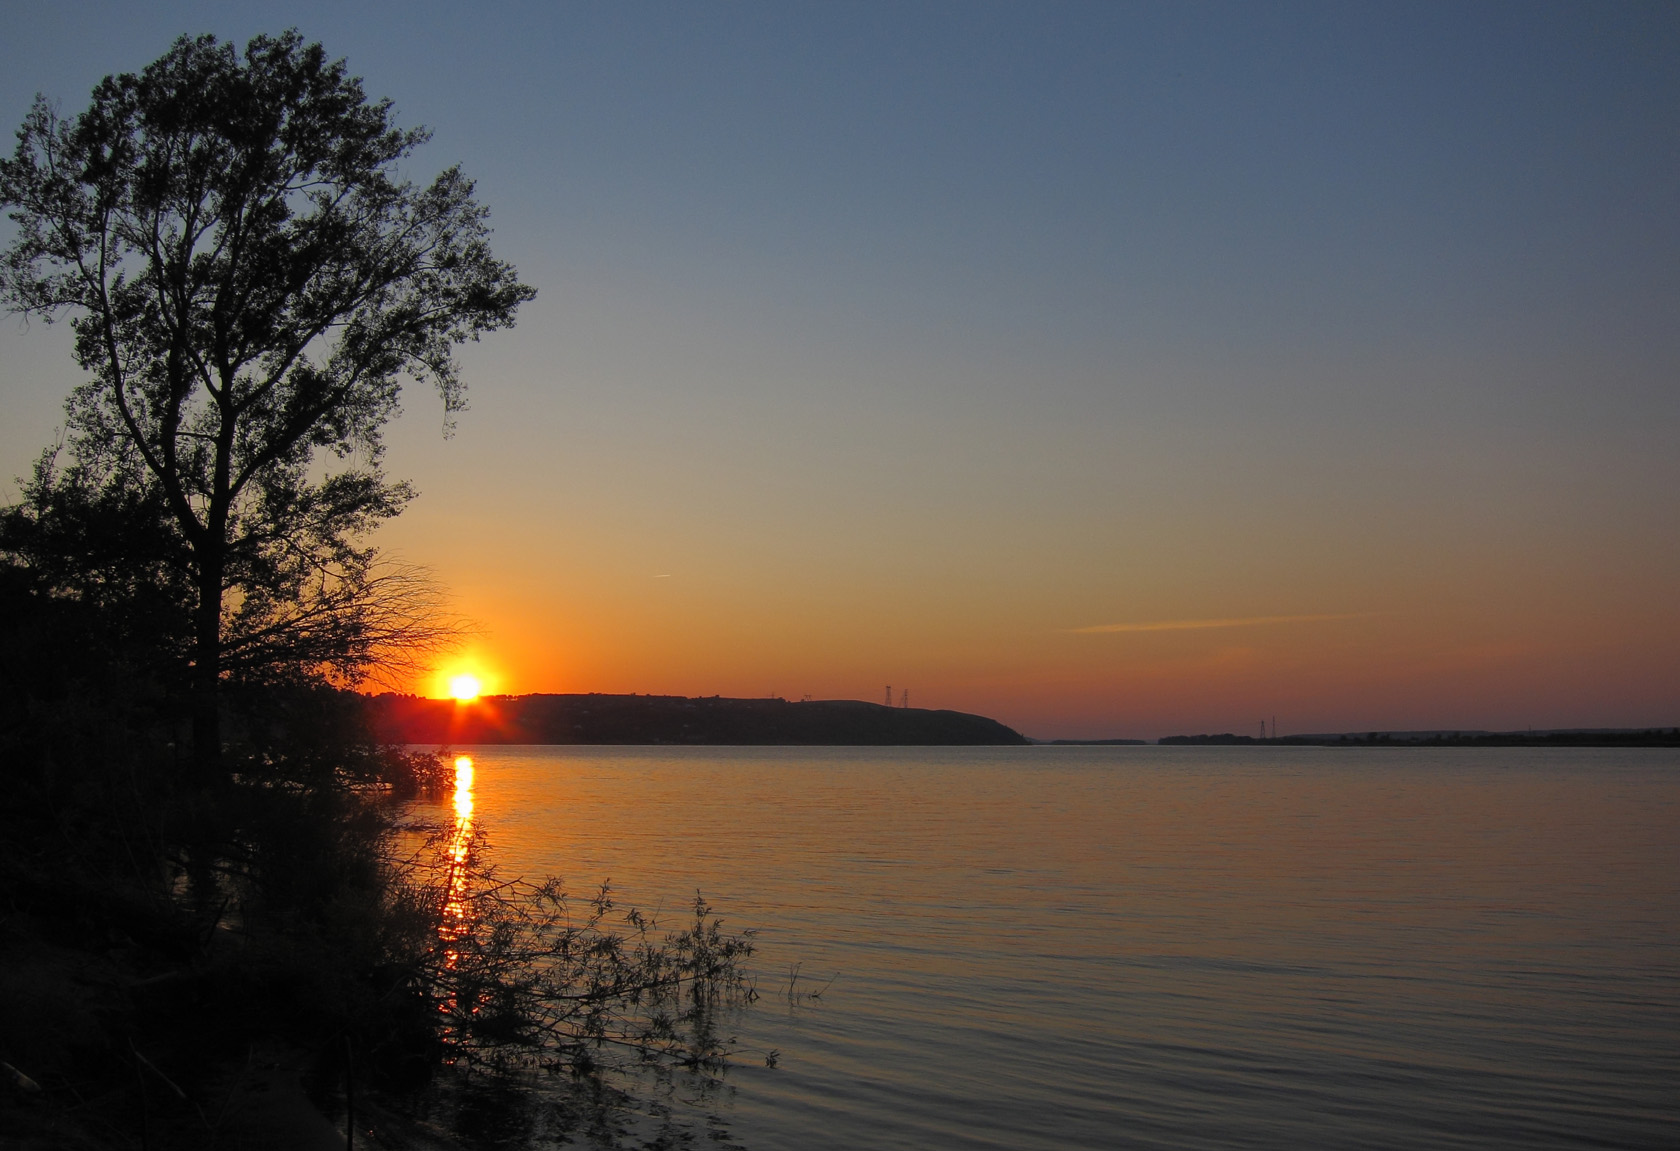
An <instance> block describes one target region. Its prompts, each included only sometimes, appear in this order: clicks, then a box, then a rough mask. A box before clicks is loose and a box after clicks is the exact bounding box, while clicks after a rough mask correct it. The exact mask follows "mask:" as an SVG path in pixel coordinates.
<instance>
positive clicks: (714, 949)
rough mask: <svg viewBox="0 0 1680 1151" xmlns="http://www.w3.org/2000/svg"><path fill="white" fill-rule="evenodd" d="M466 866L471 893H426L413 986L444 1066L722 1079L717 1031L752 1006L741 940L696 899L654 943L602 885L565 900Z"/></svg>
mask: <svg viewBox="0 0 1680 1151" xmlns="http://www.w3.org/2000/svg"><path fill="white" fill-rule="evenodd" d="M473 854H474V855H476V850H475V852H474V853H473ZM468 865H469V869H470V870H471V871H472V872H473V873H474V874H472V875H471V878H470V883H468V884H463V883H462V882H461V879H460V877H459V875H456V876H452V877H451V878H450V880H449V881H446V882H445V883H443V884H440V885H438V896H439V899H438V904H437V905H438V906H439V907H441V908H442V909H443V914H442V916H441V918H442V920H443V925H442V927H441V929H440V932H439V936H438V940H437V944H436V946H435V947H434V949H433V951H432V953H431V955H430V956H429V957H428V961H427V963H426V972H425V977H424V978H425V982H426V985H427V993H428V996H429V998H430V999H431V1000H432V1001H433V1003H434V1004H435V1005H436V1007H437V1010H438V1011H439V1013H440V1016H441V1019H442V1023H443V1034H444V1044H445V1051H446V1057H447V1058H448V1059H450V1061H452V1062H455V1063H457V1064H458V1065H459V1064H465V1065H466V1066H467V1067H468V1068H472V1069H487V1070H492V1071H497V1072H504V1071H512V1070H517V1069H528V1068H542V1069H545V1070H550V1071H567V1072H570V1073H572V1074H577V1075H590V1074H597V1073H601V1072H605V1071H608V1070H611V1069H613V1068H615V1067H620V1066H623V1065H625V1064H626V1063H628V1064H640V1063H646V1062H648V1061H656V1062H663V1063H667V1064H672V1065H676V1066H680V1067H684V1068H688V1069H693V1070H697V1071H702V1072H707V1073H716V1072H719V1071H721V1070H722V1069H723V1067H724V1066H725V1064H726V1063H727V1060H728V1056H729V1054H730V1051H731V1049H732V1047H733V1044H734V1039H733V1037H729V1036H725V1035H723V1034H722V1033H721V1032H720V1031H719V1029H718V1023H719V1019H720V1017H721V1016H722V1014H723V1012H724V1010H725V1009H728V1008H734V1007H738V1006H740V1005H743V1004H745V1003H748V1002H751V1001H752V1000H753V999H755V998H756V997H757V995H756V992H755V991H754V990H753V988H752V986H751V983H750V982H749V980H748V978H747V975H746V970H745V966H744V965H745V961H746V959H747V958H748V957H749V956H750V955H751V954H752V952H753V943H752V932H751V931H745V932H742V933H739V934H734V933H730V932H726V931H725V930H724V929H723V921H722V920H721V919H720V918H718V917H717V916H716V915H715V914H713V911H712V908H711V907H709V906H708V905H707V903H706V901H705V900H704V899H703V898H702V897H701V896H700V895H699V894H696V896H695V899H694V903H693V905H692V908H691V910H692V918H691V919H689V920H688V921H687V922H686V924H685V925H684V926H683V927H682V928H681V929H680V930H675V931H665V930H662V929H661V926H660V924H659V923H658V922H657V921H656V920H655V919H652V918H650V917H648V916H646V915H644V914H643V913H642V912H640V911H638V910H636V909H635V908H629V909H624V910H620V909H619V908H618V907H617V905H616V904H615V903H614V901H613V897H612V891H611V888H610V887H609V886H608V885H606V884H603V885H602V886H601V887H600V889H599V890H597V891H596V892H595V893H594V895H592V896H590V897H589V898H588V899H586V900H578V899H575V898H573V897H571V896H569V895H568V894H567V893H566V891H565V890H564V888H563V886H562V884H561V881H560V880H558V879H552V878H551V879H547V880H544V881H542V882H530V881H527V880H524V879H513V880H505V881H503V880H498V879H497V878H496V877H495V873H494V869H493V868H488V867H481V866H480V865H479V864H478V863H477V860H476V858H474V859H469V861H468ZM468 886H470V888H471V889H472V891H471V894H466V893H464V892H463V891H462V890H461V889H462V888H463V887H468ZM452 887H453V888H454V890H453V891H452V890H451V888H452Z"/></svg>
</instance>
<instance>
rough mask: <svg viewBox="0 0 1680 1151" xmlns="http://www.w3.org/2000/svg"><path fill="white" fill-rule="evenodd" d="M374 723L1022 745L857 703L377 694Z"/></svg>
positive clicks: (390, 738) (537, 732)
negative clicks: (464, 699)
mask: <svg viewBox="0 0 1680 1151" xmlns="http://www.w3.org/2000/svg"><path fill="white" fill-rule="evenodd" d="M368 708H369V714H370V722H371V723H372V726H373V730H374V731H375V732H376V733H377V734H378V736H379V737H380V738H381V739H382V740H385V741H387V742H390V743H407V744H475V743H543V744H560V743H586V744H587V743H605V744H758V745H775V744H786V745H797V744H817V745H821V744H829V745H847V744H859V745H869V744H874V745H943V744H1016V745H1018V744H1025V743H1027V742H1028V740H1027V739H1026V737H1025V736H1023V735H1021V734H1020V733H1019V732H1017V731H1015V730H1013V729H1011V728H1008V727H1005V726H1004V725H1003V724H1001V723H999V722H997V721H996V720H994V719H987V718H986V717H985V716H980V715H969V714H967V713H965V712H960V711H929V710H925V709H922V708H908V707H886V706H884V705H882V704H878V703H864V702H861V701H858V700H845V699H829V700H802V701H799V702H789V701H787V700H785V699H723V698H719V697H716V696H713V697H710V698H700V699H689V698H686V697H684V696H666V695H521V696H486V697H482V698H480V699H477V700H474V701H472V702H471V703H459V702H456V701H454V700H439V699H422V698H419V697H416V696H411V695H393V694H386V695H378V696H373V697H371V698H370V699H369V701H368Z"/></svg>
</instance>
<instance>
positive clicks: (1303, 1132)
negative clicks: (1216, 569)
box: [467, 747, 1680, 1151]
mask: <svg viewBox="0 0 1680 1151" xmlns="http://www.w3.org/2000/svg"><path fill="white" fill-rule="evenodd" d="M467 750H469V751H470V752H471V754H472V755H473V758H474V759H475V760H476V762H477V788H476V808H475V818H476V820H477V827H478V828H479V829H480V830H481V831H482V832H485V833H487V834H488V836H489V838H490V841H491V843H492V845H493V849H494V851H495V853H496V857H497V858H498V859H499V861H500V862H501V865H502V867H503V870H504V871H505V872H513V873H521V872H522V873H525V874H527V875H537V874H542V873H551V874H558V875H562V876H564V877H566V879H567V880H568V885H569V886H570V887H571V888H572V889H573V890H575V891H587V890H589V889H591V888H593V887H594V886H595V885H596V884H597V883H599V882H600V881H601V880H603V879H607V878H610V879H611V880H612V883H613V887H614V889H615V890H616V891H617V892H618V893H619V894H620V896H621V902H622V903H635V904H637V905H639V906H642V907H644V908H651V907H663V908H665V909H666V912H667V914H668V916H669V918H670V920H671V921H672V922H673V923H676V922H677V921H679V920H680V919H681V917H682V914H683V912H684V910H685V905H686V904H687V902H688V901H689V900H691V899H692V897H693V894H694V891H695V890H696V889H699V890H701V891H703V892H704V893H705V895H706V896H707V898H708V899H709V900H711V901H712V902H713V903H714V905H715V906H716V907H717V908H718V910H719V911H720V912H721V913H722V914H723V915H724V916H725V919H726V925H727V926H729V927H731V928H735V929H739V928H744V927H754V928H758V929H759V931H760V935H759V943H760V952H759V955H758V956H757V957H756V958H755V960H754V966H755V968H756V970H757V971H758V984H759V989H760V991H761V992H762V994H763V998H762V999H761V1001H760V1002H759V1003H758V1004H757V1005H756V1006H755V1007H754V1008H753V1009H752V1010H751V1012H750V1013H749V1014H748V1015H747V1016H746V1017H745V1018H744V1019H743V1020H742V1021H741V1028H740V1037H741V1041H742V1047H743V1051H742V1055H741V1057H740V1061H739V1063H738V1065H737V1066H736V1067H735V1068H734V1069H733V1070H732V1071H731V1072H730V1074H729V1077H728V1082H729V1083H730V1084H731V1086H732V1091H731V1092H730V1094H729V1095H728V1096H727V1097H725V1098H723V1099H721V1100H718V1101H714V1103H713V1104H712V1106H713V1107H714V1108H715V1109H717V1110H718V1111H719V1117H720V1118H721V1120H722V1121H723V1123H724V1124H725V1125H726V1126H727V1128H728V1131H729V1135H730V1137H731V1139H733V1140H735V1141H738V1142H739V1143H741V1144H744V1145H745V1146H747V1147H748V1148H751V1149H754V1151H766V1149H779V1148H790V1147H798V1148H812V1149H822V1148H847V1149H852V1148H863V1147H868V1148H1011V1149H1026V1148H1046V1149H1048V1148H1068V1147H1104V1148H1107V1147H1116V1148H1119V1147H1140V1148H1143V1147H1147V1148H1172V1147H1185V1148H1190V1147H1194V1148H1210V1147H1245V1148H1247V1147H1255V1146H1280V1147H1281V1146H1293V1147H1308V1148H1310V1147H1323V1148H1345V1147H1364V1148H1391V1147H1392V1148H1419V1147H1430V1148H1451V1147H1466V1148H1468V1147H1478V1148H1480V1147H1495V1146H1505V1147H1522V1148H1542V1147H1547V1148H1565V1147H1668V1148H1672V1147H1676V1146H1680V753H1676V752H1673V751H1666V750H1656V751H1646V750H1616V751H1579V750H1569V751H1559V750H1552V749H1545V750H1526V749H1500V750H1480V749H1475V750H1472V749H1456V748H1454V749H1437V750H1424V749H1412V750H1368V749H1354V750H1335V749H1318V748H1313V749H1289V748H1270V747H1267V748H1160V747H1100V748H1080V747H1061V748H1052V747H1033V748H931V749H930V748H598V747H595V748H589V747H479V748H472V749H467ZM795 964H797V965H799V966H798V977H797V979H796V980H794V981H793V982H792V984H791V989H792V991H793V992H794V993H795V994H794V995H793V996H792V997H790V996H789V994H788V991H789V989H790V980H789V974H790V971H791V970H792V968H793V966H794V965H795ZM831 978H832V980H833V982H832V984H831V985H829V986H828V988H827V990H826V991H824V992H823V994H822V995H821V996H820V998H817V999H810V998H807V997H805V996H803V995H801V994H799V993H801V992H805V991H810V990H816V989H818V988H820V987H822V985H823V984H825V983H827V982H828V981H829V980H830V979H831ZM772 1049H775V1050H779V1051H780V1052H781V1057H780V1060H779V1065H778V1066H777V1067H775V1068H774V1069H772V1068H768V1067H766V1066H764V1060H763V1054H764V1053H765V1052H767V1051H769V1050H772Z"/></svg>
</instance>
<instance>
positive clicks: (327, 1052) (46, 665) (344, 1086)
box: [0, 567, 751, 1149]
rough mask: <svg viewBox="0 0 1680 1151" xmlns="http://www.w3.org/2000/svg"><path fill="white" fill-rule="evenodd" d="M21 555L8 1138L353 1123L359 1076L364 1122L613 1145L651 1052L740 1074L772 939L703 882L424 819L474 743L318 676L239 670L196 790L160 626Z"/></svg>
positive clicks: (401, 1129)
mask: <svg viewBox="0 0 1680 1151" xmlns="http://www.w3.org/2000/svg"><path fill="white" fill-rule="evenodd" d="M0 575H3V577H4V579H3V584H0V762H3V763H4V764H5V783H6V802H5V803H4V804H3V805H0V812H3V814H0V890H3V891H4V893H5V899H4V902H3V903H0V1060H3V1061H4V1062H5V1064H6V1065H7V1066H6V1068H4V1070H5V1073H6V1076H7V1078H6V1082H5V1083H4V1084H3V1085H0V1092H3V1093H4V1098H3V1100H0V1144H3V1145H4V1146H7V1147H19V1148H42V1149H45V1148H75V1147H86V1148H220V1147H226V1148H236V1147H258V1146H297V1147H310V1146H342V1145H343V1143H342V1139H343V1136H342V1135H334V1134H333V1127H334V1126H335V1125H336V1126H337V1127H339V1128H340V1129H341V1128H342V1126H343V1125H344V1124H345V1122H346V1120H347V1119H348V1118H349V1116H348V1115H347V1114H346V1112H347V1105H348V1102H349V1100H350V1099H352V1098H360V1100H361V1102H360V1105H359V1107H358V1108H357V1112H356V1125H357V1126H358V1127H359V1129H360V1130H361V1132H362V1136H363V1138H364V1140H367V1141H366V1142H364V1143H363V1144H362V1145H363V1146H379V1145H382V1144H381V1143H380V1142H378V1141H377V1139H376V1138H375V1137H376V1136H380V1137H382V1138H385V1139H387V1140H389V1142H388V1143H387V1144H384V1145H393V1146H403V1145H411V1144H412V1143H413V1141H414V1140H415V1139H416V1138H418V1137H419V1135H423V1134H424V1133H425V1132H427V1131H432V1132H434V1133H435V1131H436V1130H437V1129H439V1128H442V1129H444V1130H447V1131H449V1132H450V1133H451V1137H452V1138H454V1139H457V1140H459V1141H460V1142H462V1143H468V1142H471V1141H472V1140H471V1139H470V1138H469V1136H471V1135H472V1134H473V1133H474V1132H476V1133H477V1134H478V1136H479V1137H480V1142H482V1143H483V1144H484V1145H497V1144H498V1143H499V1142H500V1141H502V1140H504V1139H507V1138H509V1137H510V1135H509V1132H510V1130H512V1131H530V1130H533V1129H535V1128H537V1127H541V1128H542V1129H544V1130H547V1131H549V1132H551V1133H558V1132H563V1131H566V1130H571V1131H574V1132H576V1133H578V1134H580V1135H582V1134H587V1133H590V1132H594V1134H595V1135H596V1136H598V1137H599V1141H601V1142H611V1141H612V1140H613V1138H614V1137H615V1134H614V1133H615V1132H618V1133H622V1131H623V1130H624V1129H626V1128H627V1125H629V1124H630V1122H631V1120H632V1119H633V1118H634V1117H635V1115H636V1113H637V1108H638V1106H639V1103H638V1102H637V1100H635V1099H633V1098H631V1097H630V1096H629V1095H628V1094H627V1093H626V1088H627V1087H629V1086H630V1085H631V1080H629V1079H627V1078H625V1076H624V1074H623V1072H624V1071H625V1070H626V1069H629V1068H643V1067H650V1066H651V1067H663V1068H665V1069H666V1070H667V1071H668V1072H670V1071H674V1072H676V1073H678V1074H688V1075H691V1076H692V1075H699V1076H701V1077H702V1078H705V1077H706V1076H709V1075H715V1074H716V1073H717V1072H719V1071H720V1070H721V1068H722V1061H723V1060H724V1058H725V1057H726V1056H727V1054H728V1044H727V1042H726V1041H725V1039H724V1038H723V1037H722V1036H721V1035H720V1034H719V1032H718V1031H717V1020H718V1018H719V1017H720V1015H725V1016H726V1015H727V1013H728V1012H729V1011H730V1010H731V1009H732V1006H733V1005H735V1004H739V1003H741V1002H743V1001H744V1000H745V999H746V998H748V997H750V995H751V989H750V987H748V985H747V984H746V983H745V982H744V978H743V971H742V967H741V963H742V961H743V960H744V959H745V958H746V956H747V955H748V954H749V953H750V950H751V946H750V941H749V940H748V939H747V938H746V937H742V936H732V935H729V934H726V933H724V932H723V931H722V930H721V927H720V924H719V921H718V919H717V918H716V917H715V916H713V915H712V914H711V913H710V911H709V909H707V908H706V907H705V906H704V905H703V904H697V905H696V906H695V908H694V909H693V914H692V916H690V917H688V918H687V919H686V921H684V922H682V923H680V924H678V925H677V929H676V930H671V929H670V928H669V927H667V926H666V925H662V924H654V923H651V922H649V921H648V920H647V919H645V918H644V917H642V916H640V915H638V914H637V913H635V912H634V911H624V910H622V909H619V908H616V907H614V905H613V903H612V900H611V896H610V893H607V892H596V893H594V894H593V895H592V896H590V897H587V898H583V899H568V897H567V896H566V894H565V892H564V891H563V890H562V889H561V888H560V887H559V886H558V884H556V883H554V882H549V881H545V882H529V883H527V882H523V881H517V880H512V877H498V876H497V875H495V873H494V869H493V868H491V867H490V866H489V865H488V864H487V863H486V862H484V861H483V860H482V859H481V858H479V857H478V856H477V853H476V852H477V849H476V847H475V846H472V845H463V846H466V847H467V848H468V849H467V851H466V852H465V855H464V857H463V858H461V859H459V860H456V859H455V858H454V857H453V856H452V855H451V852H450V850H449V847H450V844H449V842H448V835H449V831H450V829H449V828H448V827H447V826H444V827H442V828H439V829H438V830H437V832H436V833H434V834H432V835H431V836H429V837H428V836H426V835H424V834H418V833H415V832H414V831H412V830H409V831H407V832H405V831H404V829H403V828H402V827H401V826H400V823H399V818H398V817H399V816H400V814H401V812H402V810H403V808H402V801H403V800H404V799H405V798H406V797H411V796H415V795H419V794H422V793H424V792H426V791H428V790H435V789H437V788H439V787H442V786H447V785H448V784H449V783H450V782H452V772H450V771H449V765H448V764H446V763H443V762H441V761H439V760H438V758H437V757H435V756H432V755H416V754H409V753H403V752H398V751H394V750H391V749H388V748H381V747H379V746H378V745H376V744H374V743H373V742H372V741H371V740H369V739H368V738H367V736H366V732H365V730H364V729H363V728H362V726H361V714H360V708H359V699H358V697H356V696H354V695H350V694H347V693H342V692H338V691H334V690H331V689H326V688H321V687H319V686H312V685H309V684H307V683H300V684H295V685H288V686H276V685H266V686H265V687H264V688H263V689H262V690H261V691H252V692H250V693H244V692H230V693H228V694H229V698H228V699H227V700H226V702H225V705H224V716H223V722H224V726H225V727H226V729H227V730H228V732H229V738H228V741H227V744H226V746H225V747H224V755H225V756H226V757H227V760H228V763H229V768H230V770H229V772H228V774H227V776H226V777H225V779H223V780H221V781H219V782H218V783H216V784H214V785H208V786H206V785H200V784H196V783H194V782H192V781H191V778H190V775H189V774H188V773H186V772H184V771H183V770H182V763H181V747H182V741H183V737H184V733H185V732H186V731H187V730H188V729H190V723H191V720H190V715H189V714H188V705H187V704H186V703H185V702H184V701H182V700H181V698H180V693H179V692H177V691H175V690H172V687H171V684H170V683H169V678H168V675H167V673H166V672H163V671H160V670H159V669H158V667H157V666H156V665H155V664H154V663H153V662H152V660H150V659H149V658H148V656H149V655H150V654H151V653H150V652H148V650H147V648H146V647H145V646H144V645H139V646H136V645H135V644H134V643H133V642H132V638H131V637H129V636H126V635H124V634H123V628H122V626H121V623H120V621H113V620H111V619H110V618H108V617H106V616H105V615H104V614H103V613H101V612H100V611H98V610H95V609H92V608H90V607H88V606H87V605H85V604H82V603H79V602H76V601H74V600H69V599H66V598H64V597H60V596H53V595H49V594H46V593H45V592H44V591H43V590H42V589H40V588H39V587H35V586H31V583H30V581H29V580H28V578H27V573H23V572H20V571H19V570H17V569H16V568H15V567H11V568H8V569H6V570H5V571H4V572H3V573H0ZM533 1075H536V1076H538V1077H540V1078H541V1079H543V1080H545V1081H546V1083H547V1085H548V1086H547V1087H546V1088H545V1089H543V1090H540V1091H537V1092H533V1091H531V1090H530V1088H531V1086H532V1083H531V1076H533ZM498 1094H499V1096H500V1098H499V1099H498V1102H497V1103H496V1105H495V1106H494V1107H492V1108H490V1110H489V1111H488V1112H484V1111H483V1108H482V1106H481V1104H482V1101H483V1100H484V1099H485V1098H487V1097H497V1096H498ZM475 1100H477V1101H478V1102H477V1103H475V1102H474V1101H475ZM475 1108H478V1110H475ZM323 1115H324V1116H326V1117H328V1118H330V1119H331V1121H332V1122H331V1123H329V1122H328V1118H322V1117H321V1116H323ZM422 1116H426V1117H429V1119H430V1123H429V1125H428V1124H427V1123H426V1122H423V1121H422V1119H421V1118H420V1117H422ZM487 1116H488V1117H494V1118H495V1122H494V1123H489V1122H488V1118H487ZM311 1120H313V1122H311ZM276 1125H278V1128H284V1129H287V1130H290V1131H291V1132H292V1134H291V1135H290V1136H288V1141H285V1142H280V1143H270V1142H264V1139H266V1138H269V1137H270V1136H269V1135H268V1134H265V1131H267V1130H268V1129H278V1128H276ZM462 1130H464V1131H465V1134H461V1133H460V1132H461V1131H462ZM417 1133H418V1134H417ZM329 1137H330V1138H329ZM311 1138H313V1139H314V1140H315V1141H314V1142H310V1141H309V1140H310V1139H311ZM291 1140H297V1141H295V1142H293V1141H291ZM322 1140H326V1141H325V1142H322Z"/></svg>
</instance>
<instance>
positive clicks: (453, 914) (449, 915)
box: [440, 755, 473, 967]
mask: <svg viewBox="0 0 1680 1151" xmlns="http://www.w3.org/2000/svg"><path fill="white" fill-rule="evenodd" d="M472 836H473V761H472V756H470V755H458V756H456V757H455V830H454V832H453V834H451V836H450V838H449V882H448V885H447V886H446V889H445V895H444V904H443V926H442V928H441V929H440V934H441V935H442V938H443V941H444V943H445V945H446V946H445V950H444V956H445V959H446V962H447V964H448V966H450V967H453V966H455V961H456V960H457V959H458V958H460V955H459V952H457V951H456V950H455V948H454V947H453V946H449V945H452V944H454V943H456V942H457V941H459V940H460V938H461V937H462V936H463V935H465V934H466V931H467V878H468V876H467V853H468V850H469V849H470V848H471V846H472Z"/></svg>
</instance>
